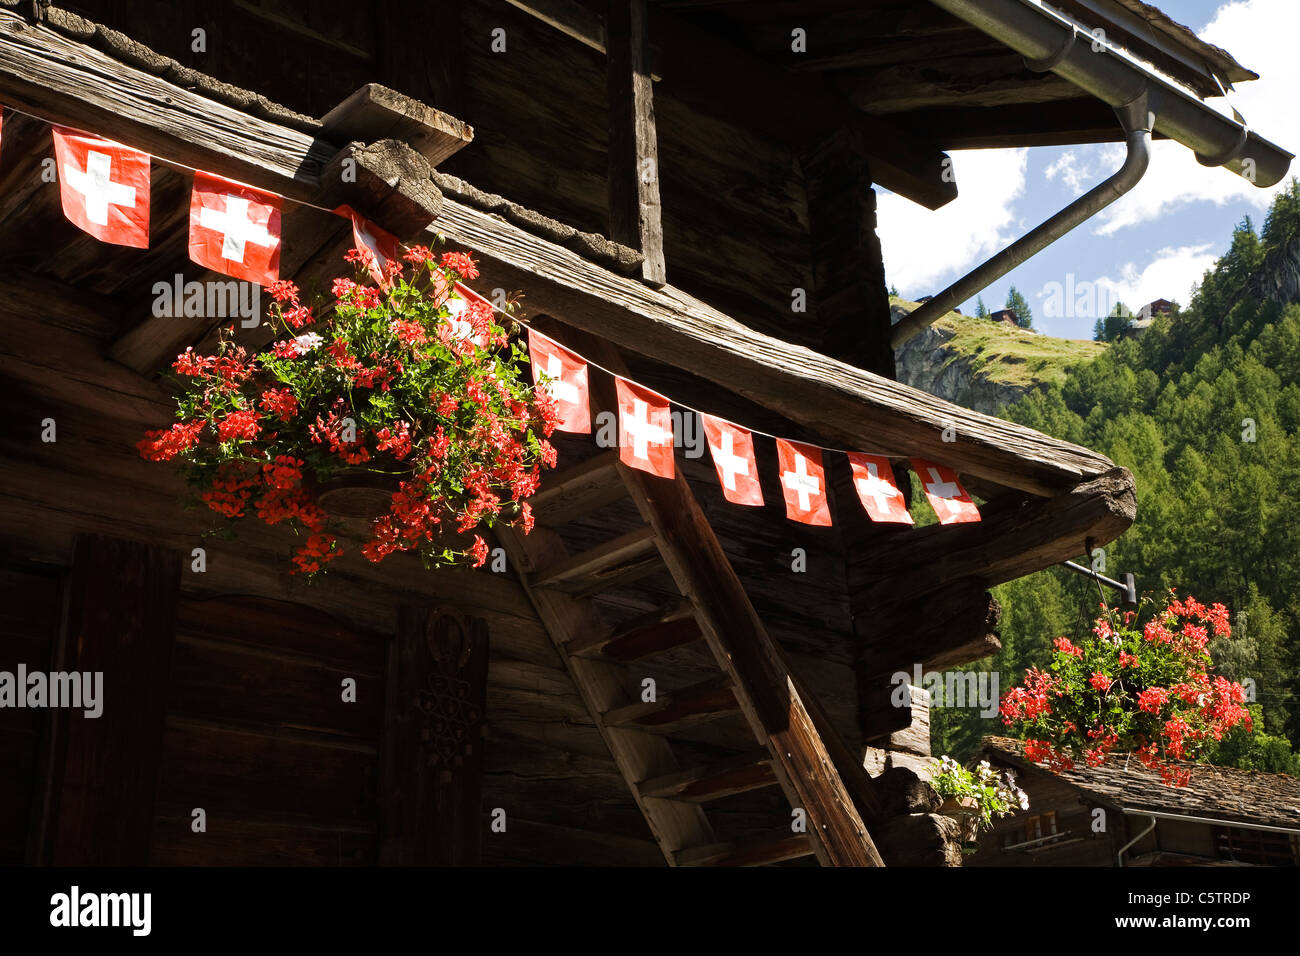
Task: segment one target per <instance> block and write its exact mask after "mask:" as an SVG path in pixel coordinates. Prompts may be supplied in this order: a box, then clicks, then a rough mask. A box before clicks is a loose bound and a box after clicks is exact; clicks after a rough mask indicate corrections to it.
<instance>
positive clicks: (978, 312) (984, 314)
mask: <svg viewBox="0 0 1300 956" xmlns="http://www.w3.org/2000/svg"><path fill="white" fill-rule="evenodd" d="M988 317H989V307H988V306H987V305H985V304H984V298H983V297H982V296H981V297H979V298H977V299H976V300H975V318H977V319H987V318H988Z"/></svg>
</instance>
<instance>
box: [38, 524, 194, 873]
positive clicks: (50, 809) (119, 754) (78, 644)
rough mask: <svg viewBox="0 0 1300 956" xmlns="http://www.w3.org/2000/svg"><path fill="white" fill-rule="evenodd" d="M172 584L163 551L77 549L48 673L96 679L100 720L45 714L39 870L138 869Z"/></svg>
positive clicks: (163, 706)
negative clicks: (48, 722) (46, 730)
mask: <svg viewBox="0 0 1300 956" xmlns="http://www.w3.org/2000/svg"><path fill="white" fill-rule="evenodd" d="M180 574H181V562H180V555H179V553H177V552H175V551H167V550H164V549H160V548H152V547H149V546H147V545H143V544H137V543H135V542H132V541H123V540H120V539H115V538H106V537H100V536H95V535H82V536H79V537H78V538H77V541H76V545H75V549H74V552H73V557H72V573H71V578H70V581H69V584H68V595H69V604H68V610H67V616H66V624H65V627H64V631H63V634H62V635H61V638H60V645H61V646H60V647H59V649H58V650H57V651H56V661H55V665H54V667H53V668H52V669H54V670H57V671H62V672H79V673H80V674H81V675H82V676H83V677H84V678H85V679H86V680H90V679H91V677H92V675H94V674H96V673H99V674H102V683H101V684H100V686H99V688H98V691H99V693H98V701H97V704H96V706H97V708H99V709H100V713H99V714H98V715H97V716H95V717H93V718H92V717H87V716H85V711H86V710H88V709H90V708H89V706H87V707H86V708H83V709H75V708H74V709H62V708H61V709H58V710H55V711H53V721H52V728H51V736H50V740H49V743H50V748H49V751H48V753H49V758H48V768H49V773H48V776H47V781H46V793H45V806H44V813H43V815H42V825H41V828H40V830H41V835H40V838H39V847H40V850H39V858H40V861H41V862H43V863H46V864H53V865H56V866H57V865H78V866H143V865H144V864H146V863H147V862H148V861H149V845H150V839H149V838H150V832H151V830H152V828H153V819H154V800H155V797H156V795H157V790H158V775H159V770H160V768H161V766H162V743H163V725H164V719H165V717H166V713H167V693H168V679H169V676H170V673H171V663H172V645H173V641H174V634H175V620H176V601H177V597H178V595H179V590H180ZM83 702H84V700H83Z"/></svg>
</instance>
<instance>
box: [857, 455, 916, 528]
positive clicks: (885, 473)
mask: <svg viewBox="0 0 1300 956" xmlns="http://www.w3.org/2000/svg"><path fill="white" fill-rule="evenodd" d="M848 456H849V464H850V465H852V466H853V487H854V488H855V489H856V490H857V492H858V498H859V499H860V500H861V501H862V507H864V508H866V509H867V514H869V515H870V516H871V520H872V521H887V522H890V523H892V524H911V523H912V516H911V515H910V514H908V513H907V505H906V504H905V503H904V502H903V493H902V492H901V491H899V490H898V483H897V482H896V481H895V480H894V469H893V468H891V467H890V465H889V459H888V458H882V457H881V456H879V455H865V454H863V453H862V452H857V451H851V452H849V453H848Z"/></svg>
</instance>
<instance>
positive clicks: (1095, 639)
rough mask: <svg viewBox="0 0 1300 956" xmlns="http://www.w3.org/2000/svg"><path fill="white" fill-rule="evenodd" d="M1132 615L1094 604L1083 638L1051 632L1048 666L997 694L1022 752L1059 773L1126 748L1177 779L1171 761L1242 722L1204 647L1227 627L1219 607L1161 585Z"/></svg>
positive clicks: (1180, 773) (1183, 779)
mask: <svg viewBox="0 0 1300 956" xmlns="http://www.w3.org/2000/svg"><path fill="white" fill-rule="evenodd" d="M1145 603H1150V602H1144V604H1145ZM1136 621H1137V615H1136V614H1135V613H1134V612H1132V611H1129V612H1126V613H1124V614H1123V615H1120V614H1119V613H1118V612H1117V611H1114V610H1107V609H1106V608H1105V607H1103V608H1102V614H1101V616H1100V617H1098V618H1097V621H1096V625H1095V626H1094V627H1093V636H1092V637H1090V638H1088V639H1086V640H1084V641H1082V642H1080V643H1078V644H1076V643H1074V642H1073V641H1071V640H1070V639H1069V638H1065V637H1058V638H1057V639H1056V642H1055V645H1056V652H1055V654H1054V656H1053V659H1052V664H1051V668H1050V670H1049V671H1040V670H1038V669H1037V668H1030V669H1029V671H1028V672H1027V673H1026V674H1025V678H1024V681H1023V683H1022V684H1021V685H1020V686H1019V687H1014V688H1012V689H1011V690H1010V691H1009V692H1008V693H1007V694H1006V696H1005V697H1003V699H1002V706H1001V711H1002V719H1003V723H1005V724H1007V725H1008V726H1011V727H1015V728H1016V729H1017V731H1018V733H1019V735H1020V736H1022V737H1024V738H1025V756H1026V757H1027V758H1028V759H1030V760H1035V761H1040V762H1044V763H1046V764H1047V765H1048V767H1049V768H1050V769H1052V770H1053V771H1056V772H1059V771H1061V770H1068V769H1071V768H1073V767H1074V765H1075V762H1076V761H1078V760H1080V759H1082V760H1083V761H1085V762H1086V763H1087V765H1088V766H1089V767H1099V766H1101V765H1102V764H1104V763H1106V762H1107V760H1108V759H1109V758H1110V756H1111V755H1112V754H1120V753H1129V754H1132V755H1133V756H1134V757H1136V758H1137V759H1138V760H1139V761H1141V762H1142V763H1143V764H1144V765H1145V766H1147V767H1149V768H1151V769H1153V770H1157V771H1158V772H1159V773H1160V775H1161V777H1162V778H1163V779H1164V781H1165V783H1167V784H1169V785H1171V786H1178V787H1181V786H1186V785H1187V783H1188V782H1189V780H1190V776H1191V774H1190V771H1189V770H1187V769H1186V768H1185V767H1180V766H1178V765H1177V763H1176V762H1177V761H1189V760H1195V759H1197V758H1198V757H1200V756H1203V755H1204V753H1205V752H1206V751H1207V750H1208V749H1209V748H1210V747H1211V746H1212V745H1213V743H1214V742H1215V741H1217V740H1221V739H1222V738H1223V735H1224V734H1225V733H1227V732H1228V730H1230V729H1231V728H1232V727H1235V726H1236V725H1237V724H1243V725H1244V726H1245V727H1246V729H1247V730H1250V729H1251V723H1250V714H1249V713H1248V712H1247V710H1246V707H1245V701H1246V690H1245V688H1244V687H1242V686H1241V685H1240V684H1237V683H1234V682H1232V681H1230V680H1228V679H1227V678H1224V677H1221V676H1215V675H1214V674H1213V673H1212V672H1213V662H1212V661H1211V659H1210V653H1209V651H1208V650H1207V649H1206V648H1207V645H1208V644H1209V641H1210V637H1211V634H1213V636H1215V637H1230V636H1231V634H1232V629H1231V627H1230V626H1229V624H1228V609H1227V608H1226V607H1224V606H1223V605H1222V604H1215V605H1212V606H1211V607H1206V606H1205V605H1203V604H1201V603H1200V602H1199V601H1197V600H1196V599H1195V598H1188V599H1186V600H1178V599H1177V597H1176V596H1175V594H1174V592H1172V591H1170V593H1169V596H1168V597H1167V599H1166V600H1165V603H1164V605H1163V606H1162V607H1160V608H1158V609H1157V610H1156V611H1155V612H1154V614H1153V615H1152V617H1151V619H1150V620H1148V621H1147V622H1146V624H1145V625H1144V626H1142V628H1141V629H1139V628H1138V626H1137V623H1136Z"/></svg>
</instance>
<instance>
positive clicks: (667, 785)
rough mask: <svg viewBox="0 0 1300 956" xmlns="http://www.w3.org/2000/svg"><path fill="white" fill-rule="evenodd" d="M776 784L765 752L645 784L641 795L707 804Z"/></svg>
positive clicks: (671, 775)
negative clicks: (710, 801)
mask: <svg viewBox="0 0 1300 956" xmlns="http://www.w3.org/2000/svg"><path fill="white" fill-rule="evenodd" d="M776 783H777V780H776V774H774V773H773V772H772V758H771V756H769V755H768V753H767V751H766V750H761V751H756V752H755V753H750V754H738V755H737V756H735V757H728V758H726V759H724V760H719V761H716V762H714V763H711V764H707V765H704V766H699V767H691V768H689V769H687V770H681V771H679V772H677V773H671V774H665V775H664V776H662V777H656V778H654V779H653V780H646V781H643V782H642V784H641V793H642V795H643V796H647V797H656V798H658V799H661V800H685V801H688V802H690V803H705V802H707V801H709V800H720V799H722V798H723V797H729V796H733V795H734V794H737V793H747V792H748V791H750V790H761V789H763V788H764V787H774V786H776Z"/></svg>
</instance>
